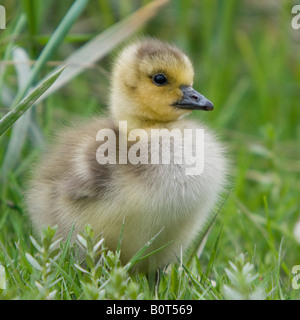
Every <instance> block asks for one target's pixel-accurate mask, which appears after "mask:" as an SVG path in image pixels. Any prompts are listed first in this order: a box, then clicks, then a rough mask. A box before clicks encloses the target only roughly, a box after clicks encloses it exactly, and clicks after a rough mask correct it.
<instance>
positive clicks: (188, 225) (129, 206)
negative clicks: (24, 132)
mask: <svg viewBox="0 0 300 320" xmlns="http://www.w3.org/2000/svg"><path fill="white" fill-rule="evenodd" d="M193 78H194V70H193V66H192V63H191V61H190V59H189V58H188V57H187V56H186V55H185V54H184V53H182V52H181V51H180V50H179V49H177V48H176V47H174V46H171V45H168V44H166V43H164V42H161V41H158V40H155V39H144V40H141V41H137V42H136V43H133V44H131V45H129V46H127V47H125V48H124V49H123V50H122V52H121V53H120V55H119V57H118V58H117V60H116V62H115V65H114V67H113V71H112V83H111V93H110V103H109V116H108V117H106V118H105V117H96V118H94V119H91V120H89V121H87V122H86V123H83V124H79V125H77V126H74V127H72V128H69V129H66V130H64V131H62V133H61V134H60V135H59V137H58V139H57V141H56V143H55V144H54V145H53V146H52V147H51V148H50V149H49V151H48V152H47V154H46V155H45V156H44V157H43V158H42V159H41V161H40V162H39V164H38V166H37V167H36V168H35V174H34V178H33V179H32V182H31V186H30V188H29V191H28V195H27V203H28V208H29V213H30V216H31V218H32V220H33V223H34V225H35V227H36V228H37V230H39V229H41V228H42V226H47V225H57V226H58V233H59V234H60V235H62V236H63V237H65V238H66V237H67V235H68V233H69V231H70V229H71V227H72V225H73V224H74V223H75V234H76V233H77V232H79V231H82V230H83V228H84V226H85V225H86V224H90V225H91V226H92V227H93V229H94V232H95V234H100V233H102V235H103V237H104V239H105V245H106V246H107V247H108V248H109V249H111V250H115V249H116V248H117V244H118V240H119V236H120V231H121V227H122V224H123V221H125V224H124V233H123V236H122V245H121V261H122V263H124V264H125V263H127V262H128V261H129V260H130V259H131V258H132V257H133V256H134V254H136V253H137V251H138V250H139V249H140V248H142V247H143V246H144V245H145V244H146V243H147V242H148V241H149V240H150V239H151V238H152V237H153V236H154V235H156V234H157V233H158V232H159V231H160V230H162V229H163V230H162V231H161V233H160V234H159V236H158V237H157V238H156V239H155V241H154V242H153V244H152V245H151V247H150V248H149V251H152V250H154V249H157V248H159V247H161V246H163V245H164V244H166V243H168V242H170V241H171V243H170V244H169V245H168V246H167V247H166V248H164V249H163V250H161V251H159V252H157V253H156V254H154V255H152V256H151V257H150V258H148V259H146V260H143V261H141V262H139V263H138V264H137V265H136V269H139V270H143V271H145V272H148V271H149V270H151V269H155V268H158V267H162V266H165V265H166V264H168V263H170V262H172V261H174V260H176V256H179V255H180V252H181V250H185V249H186V248H187V247H188V246H189V245H190V244H191V242H192V240H193V239H194V238H195V236H196V235H197V233H198V232H199V231H200V230H201V228H202V226H203V224H204V222H205V220H206V219H207V217H208V216H209V215H210V214H212V210H213V208H214V205H215V204H216V202H217V200H218V196H219V194H220V192H221V191H222V188H223V187H224V185H225V180H226V179H225V176H226V168H227V165H226V159H225V155H224V151H223V147H222V145H221V144H220V143H219V142H218V141H217V139H216V138H215V135H214V134H213V133H212V132H211V131H210V130H209V129H207V128H206V127H205V126H204V125H203V124H201V123H199V122H197V121H195V120H191V119H185V118H184V116H186V115H188V114H190V113H191V111H192V110H212V109H213V105H212V103H211V102H210V101H208V100H207V99H206V98H205V97H204V96H203V95H201V94H200V93H198V92H197V91H195V90H194V89H193V88H192V84H193ZM124 123H126V126H122V125H121V126H120V124H124ZM102 129H105V130H110V132H113V133H114V134H115V137H116V138H115V139H109V136H107V137H106V138H107V139H106V140H105V138H104V137H103V136H102V137H99V136H98V138H97V134H98V133H99V131H101V130H102ZM152 129H160V130H163V129H167V132H172V130H174V129H175V130H177V132H178V130H179V133H180V134H181V133H182V134H181V135H179V138H180V142H181V146H184V145H185V144H187V143H190V140H192V136H191V135H187V134H184V133H185V132H184V130H186V129H188V130H193V131H196V130H197V129H201V130H202V132H204V139H203V142H204V145H203V149H201V150H203V152H202V153H203V154H202V160H203V170H202V172H201V174H186V169H187V168H188V167H190V165H191V159H192V153H190V152H185V151H184V147H179V148H175V147H174V148H173V149H172V148H170V159H169V163H168V164H164V163H163V157H164V156H163V152H162V151H160V152H158V153H157V155H156V160H155V159H154V160H155V161H154V162H155V163H151V162H149V161H148V162H143V157H146V156H148V155H149V157H148V160H149V159H151V155H153V152H154V151H155V147H156V149H157V150H158V149H159V148H161V147H162V139H160V140H156V141H157V142H156V144H154V143H152V148H151V139H152V140H153V137H152V138H151V136H150V135H149V136H148V137H150V138H147V139H146V140H145V139H142V135H140V133H141V130H143V132H146V133H149V132H150V131H151V130H152ZM132 132H133V134H131V133H132ZM174 132H175V131H174ZM124 134H125V140H126V141H125V142H126V144H125V147H124V146H123V147H122V141H123V142H124V140H122V139H124ZM130 134H131V136H130ZM129 136H130V137H131V138H130V139H129ZM134 136H135V137H138V136H139V139H137V140H136V141H135V142H137V141H138V146H137V145H136V146H135V147H136V149H135V152H133V151H132V150H131V151H130V148H132V147H133V145H134V140H135V139H134ZM143 137H144V136H143ZM173 138H174V140H171V142H170V145H171V146H174V145H175V137H173ZM120 139H121V140H120ZM152 142H153V141H152ZM104 144H105V148H104V149H107V150H106V152H105V150H104V151H103V150H102V153H101V146H104ZM196 147H197V146H196ZM196 147H195V145H194V146H193V147H192V150H194V151H195V148H196ZM99 148H100V150H99ZM124 148H125V149H126V151H128V152H131V154H135V155H136V156H137V157H138V156H139V157H140V158H138V159H139V160H138V161H136V162H137V163H131V162H130V161H125V162H123V163H125V164H122V161H119V160H120V159H123V161H124V157H123V154H122V152H121V151H122V149H124ZM109 150H114V151H115V152H112V154H113V155H115V157H116V161H115V162H114V163H109V161H108V160H109V156H108V155H107V152H108V151H109ZM142 150H143V152H142ZM145 150H146V152H145ZM157 150H156V151H157ZM123 151H124V150H123ZM182 152H183V153H184V155H185V157H184V159H183V161H182V163H177V162H176V159H177V158H178V156H179V155H182ZM128 156H129V155H128V154H126V156H125V160H127V157H128ZM122 157H123V158H122ZM189 157H190V159H189ZM152 160H153V159H152Z"/></svg>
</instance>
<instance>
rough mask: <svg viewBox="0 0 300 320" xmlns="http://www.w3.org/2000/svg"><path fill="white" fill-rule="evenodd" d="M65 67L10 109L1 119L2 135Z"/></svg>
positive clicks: (0, 130)
mask: <svg viewBox="0 0 300 320" xmlns="http://www.w3.org/2000/svg"><path fill="white" fill-rule="evenodd" d="M63 69H64V68H62V69H60V70H59V71H56V72H55V73H54V74H52V75H51V76H50V77H49V78H47V79H46V80H44V81H42V82H41V83H40V84H39V85H38V86H37V87H36V88H35V89H34V90H33V91H32V92H31V93H30V94H28V95H27V96H26V97H25V98H24V99H23V100H22V101H21V102H20V103H18V104H17V105H16V106H15V107H14V108H13V109H12V110H11V111H9V112H8V113H7V114H6V115H5V116H4V117H3V118H2V119H1V120H0V136H1V135H2V134H3V133H4V132H5V131H6V130H8V129H9V128H10V127H11V126H12V124H13V123H14V122H16V121H17V120H18V119H19V118H20V117H21V116H22V115H23V114H24V112H25V111H26V110H27V109H28V108H30V107H31V106H32V105H33V104H34V103H35V102H36V100H37V99H38V98H39V97H40V96H41V95H42V94H43V93H44V92H46V91H47V90H48V89H49V88H50V86H51V85H52V84H53V83H54V82H55V80H56V79H57V78H58V77H59V75H60V74H61V73H62V71H63Z"/></svg>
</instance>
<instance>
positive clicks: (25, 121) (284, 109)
mask: <svg viewBox="0 0 300 320" xmlns="http://www.w3.org/2000/svg"><path fill="white" fill-rule="evenodd" d="M150 2H151V1H138V0H125V1H117V0H111V1H107V0H98V1H96V0H91V1H89V2H88V3H87V4H86V6H85V9H84V11H83V12H82V13H81V14H80V15H79V17H78V18H77V19H75V20H74V23H73V24H72V28H71V30H70V31H69V32H68V33H67V34H66V35H65V36H64V37H62V38H61V39H59V40H57V43H56V47H55V48H53V50H52V51H51V54H49V56H47V57H46V59H45V61H44V65H43V66H42V67H41V68H40V70H38V72H37V74H36V77H35V78H34V79H33V80H34V81H33V83H32V84H36V83H38V81H39V80H41V79H42V78H43V77H44V76H46V75H47V74H49V72H52V71H53V70H54V68H56V67H59V66H60V65H61V64H62V61H64V60H65V59H67V58H68V57H69V56H70V55H71V54H72V53H73V52H74V51H75V50H77V49H79V48H81V47H82V46H83V45H84V44H85V43H86V42H87V41H90V40H92V39H94V38H95V36H96V35H98V34H99V33H101V32H103V31H105V30H108V28H110V27H112V28H113V27H114V26H116V24H117V23H118V22H119V21H121V20H122V19H124V18H126V17H127V16H128V15H130V14H131V13H133V12H134V11H135V10H137V9H139V8H141V7H142V6H144V5H146V4H148V3H150ZM72 3H73V1H69V0H66V1H54V0H46V1H40V0H22V1H19V0H9V1H2V2H1V5H3V6H4V7H5V8H6V25H7V28H6V30H0V57H1V62H0V68H1V69H0V115H1V117H2V116H4V115H5V114H6V113H7V112H8V111H9V108H11V106H12V104H13V101H14V97H16V96H17V94H18V92H19V93H20V88H22V86H23V87H24V86H26V81H27V80H28V78H29V75H30V68H32V67H33V66H34V65H36V63H35V62H36V61H38V59H39V57H40V53H41V51H42V49H43V48H44V46H45V45H46V44H47V43H48V41H49V39H50V37H51V35H52V34H53V33H54V31H55V30H57V28H58V25H59V23H60V22H61V21H62V19H64V17H66V14H67V12H68V10H69V8H70V6H71V5H72ZM294 4H296V3H295V2H293V1H275V0H268V1H263V2H261V1H254V0H248V1H246V0H244V1H238V0H226V1H222V0H201V1H197V0H185V1H183V0H171V1H170V2H169V3H168V4H167V5H166V6H165V7H164V8H163V9H160V10H159V11H158V13H157V14H156V16H155V17H154V18H153V19H151V20H150V21H148V22H147V23H145V24H144V25H143V26H142V27H141V28H139V29H138V31H136V32H134V34H133V35H134V36H135V37H136V36H140V35H152V36H155V37H158V38H160V39H163V40H166V41H169V42H172V43H175V44H176V45H178V46H179V47H180V48H182V49H183V50H184V51H185V52H187V53H188V55H189V56H190V57H191V59H192V61H193V62H194V66H195V71H196V77H195V84H194V87H195V89H197V90H198V91H200V92H202V93H203V94H204V95H205V96H206V97H208V98H209V99H210V100H212V101H213V102H214V105H215V110H214V112H212V113H200V112H199V113H196V112H195V113H194V114H193V116H194V117H198V118H199V119H204V121H205V122H206V123H208V124H209V125H210V126H211V127H212V128H214V129H215V130H216V131H217V132H219V133H220V136H221V138H222V140H224V142H225V143H226V144H227V145H228V148H229V153H230V157H231V159H232V162H233V170H232V171H233V172H232V178H231V188H230V194H229V196H228V198H227V200H226V202H225V204H224V206H223V207H222V208H221V210H220V213H219V214H218V216H217V219H216V222H215V224H214V227H213V228H212V231H211V233H210V234H209V236H208V240H207V242H206V244H205V247H204V249H203V251H202V253H201V256H200V257H197V256H194V257H193V258H192V260H191V261H190V262H189V263H187V264H186V265H184V266H181V265H180V264H174V265H172V266H169V268H168V269H167V270H164V271H162V272H161V275H160V282H159V283H158V282H155V280H153V279H152V280H151V279H147V278H146V277H145V276H143V275H133V276H131V275H130V274H129V273H128V270H127V268H126V267H125V268H124V267H122V266H120V262H119V260H118V253H110V252H104V253H103V252H101V248H102V245H99V244H98V247H97V242H93V241H92V231H91V230H87V231H86V234H85V235H83V238H82V239H81V240H82V243H81V246H84V247H85V248H86V253H87V256H88V257H92V258H94V256H95V255H97V253H100V256H101V259H102V260H101V261H102V265H99V264H94V263H92V262H90V263H87V266H86V267H81V266H79V262H78V258H77V250H76V245H75V246H70V245H69V244H68V243H66V244H61V248H60V251H59V252H58V251H55V250H56V249H54V247H53V246H52V247H51V243H53V241H54V240H53V238H52V237H53V230H48V231H45V233H44V235H43V236H42V237H41V238H39V237H37V236H35V239H36V240H34V239H33V238H31V239H30V236H31V235H32V229H31V223H30V221H29V219H28V218H27V215H26V208H25V206H24V199H23V193H24V189H25V188H26V179H27V173H28V171H29V169H30V168H31V166H32V163H33V161H34V159H35V158H36V157H37V156H38V154H39V153H40V152H41V150H42V149H43V148H44V147H45V142H46V141H47V140H48V137H49V135H50V134H51V133H53V132H55V131H56V130H57V129H59V128H61V127H62V126H63V125H65V124H68V123H69V121H70V119H73V118H75V117H89V116H92V115H95V114H101V112H102V110H104V109H105V108H106V103H107V93H108V86H109V73H110V65H111V61H112V59H113V57H114V54H115V52H116V50H118V48H117V47H116V48H115V47H114V49H112V50H110V52H109V53H108V54H106V55H105V56H104V57H103V58H102V59H101V60H100V61H97V62H94V63H93V64H91V65H89V66H88V67H87V68H86V70H85V72H83V73H82V74H80V75H79V76H78V77H76V78H74V79H72V81H70V82H69V83H67V84H66V85H65V86H64V87H62V88H61V89H60V90H58V91H57V92H55V93H53V94H51V95H49V97H48V98H47V99H45V100H43V101H42V102H41V103H38V104H36V105H34V106H33V107H32V108H31V109H30V110H29V111H28V112H26V114H25V115H23V116H22V117H21V119H20V120H19V121H18V122H16V123H15V124H14V126H13V127H12V128H11V129H9V130H8V131H7V132H6V133H5V134H4V135H2V136H1V137H0V146H1V149H0V165H1V189H0V192H1V198H0V265H1V266H2V267H4V270H5V271H4V273H5V279H6V289H4V290H3V289H1V288H0V298H3V299H15V298H18V299H44V298H45V299H49V298H51V299H85V298H88V299H91V298H95V299H99V298H115V299H121V298H122V299H137V298H139V299H226V298H228V299H238V298H241V299H251V298H265V299H299V297H300V291H299V290H295V289H293V288H292V285H291V283H292V278H293V276H294V275H293V274H292V273H291V271H292V267H293V266H294V265H298V264H300V244H299V240H298V242H297V237H296V236H295V234H294V228H295V225H296V223H297V221H298V219H299V218H300V200H299V194H300V179H299V178H300V121H299V120H300V105H299V101H300V30H293V29H292V26H291V20H292V18H293V15H292V13H291V8H292V6H293V5H294ZM109 30H111V29H109ZM128 33H129V31H128V29H126V28H123V38H124V40H125V39H126V36H127V34H128ZM113 37H114V35H111V38H109V40H112V38H113ZM126 40H127V39H126ZM16 48H19V49H16ZM20 48H22V49H23V50H22V49H20ZM17 60H23V61H24V60H27V64H24V63H23V64H22V63H20V62H17ZM28 60H29V62H28ZM26 66H27V67H26ZM29 67H30V68H29ZM298 234H299V231H298ZM298 238H299V235H298ZM95 246H96V247H95ZM93 248H94V249H93ZM87 259H88V261H90V260H93V259H90V258H87ZM2 274H3V272H2ZM0 275H1V270H0ZM0 277H1V276H0ZM2 279H3V276H2ZM0 283H1V279H0Z"/></svg>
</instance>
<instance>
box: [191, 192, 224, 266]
mask: <svg viewBox="0 0 300 320" xmlns="http://www.w3.org/2000/svg"><path fill="white" fill-rule="evenodd" d="M229 194H230V192H229V193H228V194H227V196H226V197H225V198H224V201H223V203H222V204H221V206H220V208H219V209H218V211H217V212H216V213H215V214H211V215H210V216H209V217H208V218H207V220H206V221H205V223H204V226H203V227H202V229H201V230H200V231H199V233H198V235H197V237H196V239H195V241H194V245H193V246H191V247H190V248H189V250H188V252H187V255H186V257H185V261H186V265H187V266H189V265H190V263H191V261H192V259H193V256H194V255H196V254H197V252H198V251H199V248H201V246H203V245H204V243H205V242H204V240H205V239H206V237H207V235H208V233H209V231H210V229H211V227H212V225H213V223H214V221H215V220H216V218H217V216H218V214H219V212H220V211H221V210H222V208H223V206H224V204H225V202H226V200H227V199H228V197H229Z"/></svg>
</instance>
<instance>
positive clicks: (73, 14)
mask: <svg viewBox="0 0 300 320" xmlns="http://www.w3.org/2000/svg"><path fill="white" fill-rule="evenodd" d="M87 2H88V0H77V1H75V2H74V3H73V5H72V6H71V8H70V9H69V10H68V12H67V14H66V15H65V17H64V18H63V20H62V21H61V23H60V24H59V26H58V27H57V28H56V30H55V31H54V33H53V35H52V37H51V38H50V40H49V42H48V43H47V45H46V46H45V48H44V49H43V51H42V53H41V54H40V56H39V58H38V60H37V62H36V64H35V65H34V67H33V68H32V71H31V75H30V78H29V79H28V82H27V84H26V86H25V87H24V88H22V89H21V90H19V91H18V93H17V95H16V97H15V99H14V101H13V106H14V105H16V104H17V103H18V102H19V101H20V100H21V99H22V98H23V97H24V95H25V94H26V92H27V91H28V89H29V88H30V87H31V85H32V84H33V82H34V81H35V80H36V78H37V75H38V74H39V72H40V71H41V69H42V68H43V67H44V66H45V64H46V62H47V61H48V60H49V58H50V57H51V55H52V54H53V53H54V51H55V50H56V49H57V47H58V46H59V45H60V44H61V43H62V41H63V39H64V37H65V36H66V34H67V33H68V32H69V30H70V28H71V27H72V25H73V24H74V22H75V20H76V19H77V18H78V16H79V15H80V14H81V12H82V11H83V9H84V8H85V6H86V4H87Z"/></svg>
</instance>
